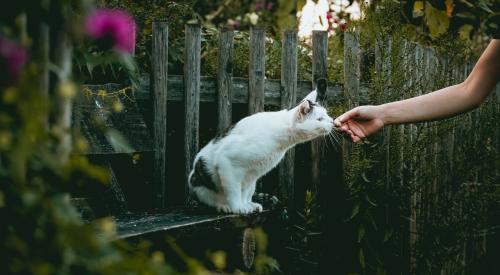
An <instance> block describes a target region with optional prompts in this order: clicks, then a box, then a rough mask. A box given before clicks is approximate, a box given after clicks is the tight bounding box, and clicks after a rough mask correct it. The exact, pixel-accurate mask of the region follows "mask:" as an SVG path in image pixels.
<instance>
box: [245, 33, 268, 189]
mask: <svg viewBox="0 0 500 275" xmlns="http://www.w3.org/2000/svg"><path fill="white" fill-rule="evenodd" d="M265 72H266V33H265V31H264V29H262V28H252V29H251V30H250V63H249V66H248V114H249V115H251V114H255V113H258V112H262V111H264V78H265ZM256 190H257V191H258V192H262V179H259V180H258V181H257V187H256Z"/></svg>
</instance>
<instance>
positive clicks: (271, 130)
mask: <svg viewBox="0 0 500 275" xmlns="http://www.w3.org/2000/svg"><path fill="white" fill-rule="evenodd" d="M332 129H333V119H332V118H331V117H330V116H328V114H327V112H326V110H325V108H323V107H322V106H320V105H319V104H317V103H316V91H313V92H311V93H310V94H309V95H307V97H306V98H304V100H302V102H301V103H300V104H299V105H298V106H296V107H295V108H293V109H290V110H282V111H278V112H261V113H256V114H254V115H251V116H248V117H246V118H244V119H242V120H240V121H239V122H238V123H236V125H234V127H233V128H232V129H229V130H228V132H227V133H226V134H225V135H224V136H222V137H221V136H219V137H216V138H214V139H213V140H211V141H210V142H209V143H208V144H207V145H206V146H205V147H203V148H202V149H201V150H200V152H199V153H198V154H197V155H196V158H195V160H194V163H193V170H192V171H191V173H190V174H189V179H188V182H189V187H190V189H191V191H192V192H193V193H194V194H195V195H196V196H197V197H198V199H199V200H200V201H201V202H203V203H205V204H207V205H209V206H212V207H215V208H216V209H217V210H218V211H219V212H226V213H239V214H247V213H251V212H254V211H259V212H260V211H262V205H260V204H258V203H255V202H252V196H253V194H254V192H255V183H256V181H257V179H259V178H260V177H262V176H263V175H265V174H266V173H267V172H269V171H270V170H271V169H272V168H273V167H275V166H276V165H277V164H278V163H279V162H280V160H281V159H282V158H283V156H284V155H285V153H286V151H287V150H288V149H290V148H292V147H293V146H295V145H296V144H298V143H302V142H305V141H309V140H312V139H314V138H316V137H319V136H322V135H327V134H329V133H330V132H331V131H332Z"/></svg>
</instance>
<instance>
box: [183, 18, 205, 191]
mask: <svg viewBox="0 0 500 275" xmlns="http://www.w3.org/2000/svg"><path fill="white" fill-rule="evenodd" d="M200 54H201V28H200V26H199V25H196V24H188V25H186V44H185V48H184V123H185V124H184V154H185V165H184V167H185V171H184V172H185V178H184V181H183V182H184V184H185V191H186V193H185V195H186V196H187V194H188V192H189V191H188V186H187V179H188V175H189V173H190V172H191V169H192V165H193V161H194V157H195V156H196V153H198V142H199V140H198V137H199V120H200V118H199V117H200V61H201V59H200Z"/></svg>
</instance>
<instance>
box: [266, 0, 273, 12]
mask: <svg viewBox="0 0 500 275" xmlns="http://www.w3.org/2000/svg"><path fill="white" fill-rule="evenodd" d="M273 6H274V4H273V3H272V2H269V3H267V6H266V9H267V10H268V11H271V10H272V9H273Z"/></svg>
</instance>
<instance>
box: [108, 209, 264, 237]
mask: <svg viewBox="0 0 500 275" xmlns="http://www.w3.org/2000/svg"><path fill="white" fill-rule="evenodd" d="M270 213H271V211H270V210H264V211H263V212H261V213H252V214H249V215H236V214H218V213H215V212H208V211H206V210H202V211H200V210H196V209H182V210H172V211H169V212H168V213H155V214H146V213H143V214H126V215H121V216H116V217H115V220H116V228H117V232H116V233H117V234H116V238H115V239H127V238H134V237H142V236H144V235H149V234H155V233H165V232H168V233H171V234H174V235H177V234H179V233H190V232H195V231H204V232H205V231H206V232H213V231H216V232H217V231H221V230H223V229H229V228H231V229H234V228H244V227H252V226H256V225H259V224H262V223H263V222H264V221H265V220H266V219H267V217H268V216H269V214H270Z"/></svg>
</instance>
